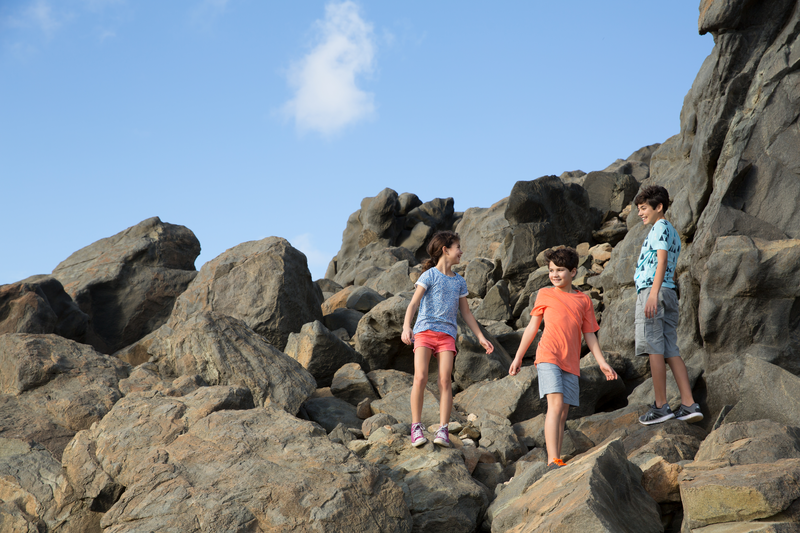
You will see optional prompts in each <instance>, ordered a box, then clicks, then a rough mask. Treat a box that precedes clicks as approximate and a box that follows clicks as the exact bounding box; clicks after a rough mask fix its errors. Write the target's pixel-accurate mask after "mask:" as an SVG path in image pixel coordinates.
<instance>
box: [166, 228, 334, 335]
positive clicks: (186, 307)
mask: <svg viewBox="0 0 800 533" xmlns="http://www.w3.org/2000/svg"><path fill="white" fill-rule="evenodd" d="M321 304H322V292H321V291H320V290H319V287H318V286H316V285H314V283H313V282H312V281H311V274H310V272H309V270H308V263H307V261H306V256H305V255H303V254H302V253H301V252H300V251H298V250H297V249H295V248H293V247H292V245H291V244H289V241H287V240H286V239H282V238H280V237H267V238H266V239H262V240H260V241H250V242H245V243H242V244H240V245H238V246H235V247H233V248H231V249H229V250H227V251H225V252H224V253H222V254H221V255H219V256H217V257H216V258H214V259H212V260H211V261H209V262H208V263H206V264H205V265H203V268H202V269H200V273H199V274H198V275H197V278H195V280H194V281H193V282H192V283H191V285H189V287H188V288H187V289H186V292H184V293H183V294H182V295H181V296H180V298H178V300H177V301H176V302H175V308H174V310H173V317H174V318H175V319H176V320H186V319H188V317H189V316H191V315H193V314H195V313H198V312H200V311H213V312H215V313H217V314H221V315H228V316H232V317H234V318H238V319H240V320H242V321H243V322H244V323H245V324H247V325H248V326H249V327H250V328H252V329H253V330H255V331H256V333H259V334H260V335H263V336H264V338H265V339H267V341H268V342H269V343H270V344H272V345H273V346H275V347H276V348H278V349H279V350H283V348H284V347H285V346H286V341H287V340H288V338H289V334H290V333H296V332H298V331H300V328H302V327H303V324H307V323H308V322H313V321H314V320H322V311H321V308H320V305H321Z"/></svg>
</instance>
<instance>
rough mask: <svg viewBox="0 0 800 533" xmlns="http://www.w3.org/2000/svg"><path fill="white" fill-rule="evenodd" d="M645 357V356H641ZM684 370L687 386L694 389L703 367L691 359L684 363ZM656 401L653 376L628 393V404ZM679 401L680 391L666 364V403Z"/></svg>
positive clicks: (650, 403) (649, 403)
mask: <svg viewBox="0 0 800 533" xmlns="http://www.w3.org/2000/svg"><path fill="white" fill-rule="evenodd" d="M642 359H646V358H642ZM686 371H687V373H688V375H689V386H690V387H691V388H692V389H694V386H695V384H696V383H697V382H698V380H699V379H700V376H702V375H703V369H702V368H700V365H699V361H696V360H692V361H689V362H688V363H686ZM655 401H656V394H655V392H654V391H653V378H647V379H646V380H645V381H644V382H643V383H642V384H641V385H639V386H638V387H636V388H635V389H633V392H631V393H630V395H628V405H641V404H647V405H652V404H653V402H655ZM680 401H681V392H680V390H678V384H677V383H676V382H675V378H674V377H673V375H672V370H671V369H670V367H669V365H667V403H668V404H670V405H675V404H676V403H680Z"/></svg>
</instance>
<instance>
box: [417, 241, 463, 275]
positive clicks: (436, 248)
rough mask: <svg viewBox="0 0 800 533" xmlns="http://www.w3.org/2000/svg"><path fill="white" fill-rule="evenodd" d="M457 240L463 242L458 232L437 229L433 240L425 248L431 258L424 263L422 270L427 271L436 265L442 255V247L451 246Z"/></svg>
mask: <svg viewBox="0 0 800 533" xmlns="http://www.w3.org/2000/svg"><path fill="white" fill-rule="evenodd" d="M457 242H461V237H459V236H458V233H454V232H452V231H437V232H436V233H434V234H433V237H431V242H429V243H428V247H427V248H426V249H425V250H426V251H427V252H428V255H429V256H430V258H429V259H426V260H425V261H424V262H423V263H422V271H423V272H425V271H426V270H428V269H429V268H431V267H434V266H436V264H437V263H438V262H439V259H441V257H442V248H450V247H451V246H453V244H455V243H457Z"/></svg>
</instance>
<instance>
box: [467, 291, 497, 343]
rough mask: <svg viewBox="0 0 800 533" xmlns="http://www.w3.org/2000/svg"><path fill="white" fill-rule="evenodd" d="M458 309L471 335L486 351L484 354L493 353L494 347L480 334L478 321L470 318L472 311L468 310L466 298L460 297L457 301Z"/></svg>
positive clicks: (472, 317)
mask: <svg viewBox="0 0 800 533" xmlns="http://www.w3.org/2000/svg"><path fill="white" fill-rule="evenodd" d="M458 309H459V311H461V316H462V317H463V318H464V322H466V323H467V326H469V329H470V330H472V333H474V334H475V336H476V337H478V342H480V343H481V346H483V348H484V349H485V350H486V353H492V352H493V351H494V346H492V343H491V342H489V341H488V340H486V337H484V336H483V333H482V332H481V328H480V326H478V321H477V320H475V317H474V316H472V311H470V309H469V302H467V297H466V296H462V297H461V298H459V299H458Z"/></svg>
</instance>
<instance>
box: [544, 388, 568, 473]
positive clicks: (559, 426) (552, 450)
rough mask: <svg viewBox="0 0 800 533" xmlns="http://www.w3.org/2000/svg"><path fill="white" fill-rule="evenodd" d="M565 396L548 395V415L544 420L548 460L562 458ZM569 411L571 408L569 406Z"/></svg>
mask: <svg viewBox="0 0 800 533" xmlns="http://www.w3.org/2000/svg"><path fill="white" fill-rule="evenodd" d="M565 405H566V404H565V403H564V395H563V394H562V393H560V392H552V393H550V394H548V395H547V415H546V416H545V419H544V442H545V445H546V447H547V460H548V462H549V461H550V460H551V459H560V458H561V441H562V439H563V438H564V423H563V422H562V421H561V419H562V417H563V411H564V406H565ZM567 408H568V409H569V406H567Z"/></svg>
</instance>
